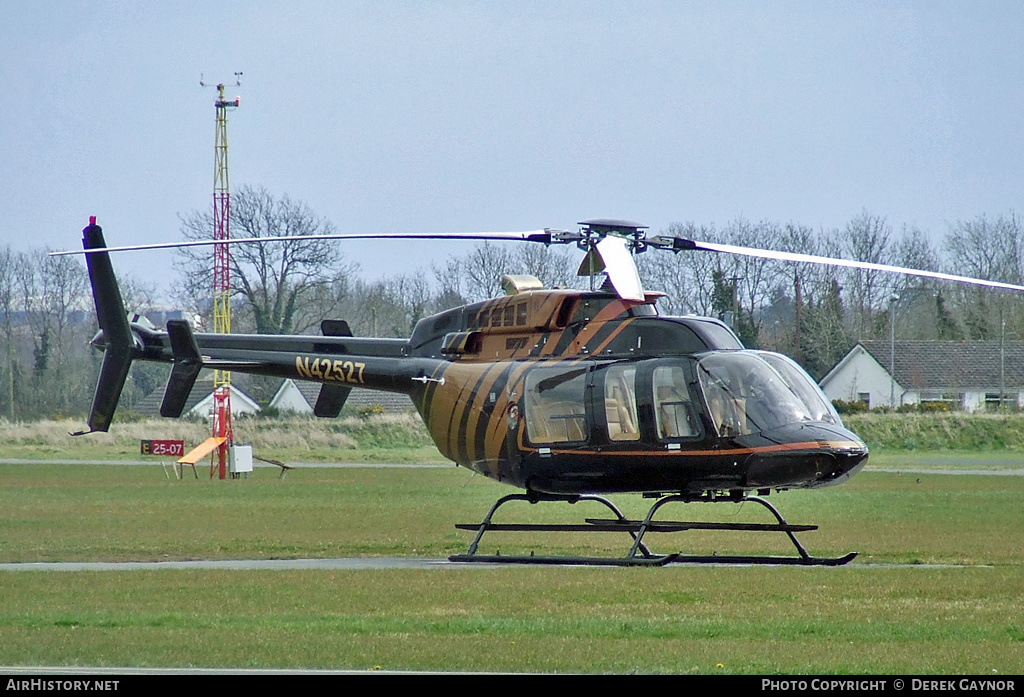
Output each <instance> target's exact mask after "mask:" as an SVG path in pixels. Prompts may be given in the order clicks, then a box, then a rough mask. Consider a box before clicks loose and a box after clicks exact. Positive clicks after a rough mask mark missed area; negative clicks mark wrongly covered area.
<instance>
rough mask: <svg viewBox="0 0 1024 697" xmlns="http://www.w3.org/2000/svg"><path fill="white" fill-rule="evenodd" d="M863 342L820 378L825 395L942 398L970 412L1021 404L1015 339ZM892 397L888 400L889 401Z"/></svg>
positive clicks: (905, 400) (1023, 360) (1021, 350)
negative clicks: (891, 346) (891, 345)
mask: <svg viewBox="0 0 1024 697" xmlns="http://www.w3.org/2000/svg"><path fill="white" fill-rule="evenodd" d="M895 349H896V350H895V362H894V361H893V355H892V353H891V349H890V343H889V342H888V341H884V340H882V341H862V342H860V343H858V344H857V345H855V346H854V347H853V348H852V349H850V351H849V353H847V354H846V355H845V356H844V357H843V358H842V360H840V361H839V362H838V363H837V364H836V365H835V367H833V368H832V370H830V371H829V372H828V374H827V375H826V376H825V377H824V378H822V379H821V389H822V390H823V391H824V392H825V394H826V395H827V396H828V398H829V399H833V400H843V401H846V402H855V401H863V402H867V404H868V406H869V407H882V406H886V407H887V406H893V407H898V406H901V405H904V404H917V403H920V402H945V403H946V404H949V406H950V407H951V408H954V409H964V410H966V411H975V410H979V409H985V408H995V407H997V406H998V405H999V393H1000V386H1001V387H1002V392H1003V404H1004V405H1005V406H1008V407H1018V406H1021V405H1022V404H1024V343H1022V342H1019V341H1013V342H1009V341H1008V342H1005V344H1003V345H1000V342H998V341H897V342H896V343H895ZM890 400H891V401H890Z"/></svg>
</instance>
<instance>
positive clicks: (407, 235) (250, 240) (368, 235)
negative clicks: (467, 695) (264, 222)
mask: <svg viewBox="0 0 1024 697" xmlns="http://www.w3.org/2000/svg"><path fill="white" fill-rule="evenodd" d="M564 232H565V231H564V230H551V229H544V230H530V231H527V232H459V233H456V232H448V233H444V232H442V233H416V232H365V233H362V232H357V233H351V234H349V233H340V234H331V235H282V236H277V237H235V238H232V239H229V240H189V241H185V242H158V243H154V244H134V245H123V246H119V247H106V248H103V249H70V250H65V251H61V252H50V255H49V256H52V257H60V256H68V255H75V254H96V253H99V252H136V251H145V250H154V249H181V248H185V247H212V246H214V245H218V244H262V243H264V242H292V241H296V240H303V241H306V240H372V239H403V240H495V241H498V240H520V241H527V242H541V243H543V244H552V243H558V242H560V241H561V240H559V239H557V236H558V234H559V233H564Z"/></svg>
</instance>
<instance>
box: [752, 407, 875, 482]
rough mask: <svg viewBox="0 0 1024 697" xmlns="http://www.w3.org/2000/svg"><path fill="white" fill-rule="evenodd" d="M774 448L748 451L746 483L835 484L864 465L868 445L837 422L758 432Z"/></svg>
mask: <svg viewBox="0 0 1024 697" xmlns="http://www.w3.org/2000/svg"><path fill="white" fill-rule="evenodd" d="M762 435H763V436H764V437H765V438H767V439H769V440H771V441H773V442H774V443H775V444H776V445H775V446H774V447H769V448H765V449H764V450H761V451H759V452H755V453H753V454H751V456H750V458H749V459H748V461H747V464H748V467H747V482H746V483H747V486H750V487H777V486H782V487H801V488H816V487H822V486H835V485H836V484H841V483H843V482H845V481H846V480H848V479H849V478H850V477H852V476H853V475H855V474H856V473H857V472H859V471H860V470H861V468H863V467H864V463H865V462H866V461H867V457H868V447H867V445H865V444H864V441H862V440H861V439H860V438H859V437H858V436H857V435H856V434H854V433H852V432H851V431H848V430H846V429H845V428H843V427H842V426H840V425H838V424H832V423H825V422H813V423H802V424H793V425H790V426H785V427H782V428H779V429H776V430H774V431H771V432H767V433H763V434H762Z"/></svg>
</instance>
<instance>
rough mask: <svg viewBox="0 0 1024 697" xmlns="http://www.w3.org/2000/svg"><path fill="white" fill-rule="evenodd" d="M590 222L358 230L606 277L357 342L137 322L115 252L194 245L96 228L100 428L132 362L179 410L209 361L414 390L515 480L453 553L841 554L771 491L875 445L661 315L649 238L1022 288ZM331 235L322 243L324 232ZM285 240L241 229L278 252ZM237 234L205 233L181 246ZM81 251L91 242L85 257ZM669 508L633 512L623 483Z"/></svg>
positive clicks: (702, 330) (803, 382)
mask: <svg viewBox="0 0 1024 697" xmlns="http://www.w3.org/2000/svg"><path fill="white" fill-rule="evenodd" d="M580 225H581V228H580V229H579V230H578V231H565V230H552V229H545V230H538V231H533V232H524V233H475V234H468V235H467V234H462V235H456V234H451V235H418V234H395V235H387V234H366V235H361V234H355V235H329V236H322V237H330V238H344V239H353V238H381V237H390V238H420V239H422V238H427V239H489V240H524V241H531V242H539V243H543V244H576V245H577V246H578V247H580V249H582V250H584V251H585V252H586V257H585V258H584V260H583V264H582V265H581V269H580V273H581V275H591V277H592V278H593V275H594V274H596V273H604V274H606V275H607V278H608V282H607V283H606V284H605V287H603V288H600V289H596V290H590V291H581V290H566V289H546V288H543V287H542V285H541V284H540V282H539V281H538V280H537V279H535V278H533V277H529V276H506V277H505V278H504V279H503V283H504V287H505V290H506V295H505V296H504V297H501V298H495V299H492V300H487V301H484V302H478V303H473V304H470V305H466V306H464V307H458V308H455V309H451V310H447V311H444V312H441V313H439V314H436V315H434V316H431V317H427V318H424V319H422V320H420V321H419V322H418V323H417V325H416V327H415V329H414V331H413V333H412V336H411V337H409V338H408V339H379V338H360V337H354V336H352V332H351V330H350V328H349V326H348V324H347V323H346V322H344V321H342V320H335V319H325V320H324V321H323V322H322V324H321V331H322V335H321V336H314V335H293V336H267V335H243V334H210V333H196V332H194V331H193V329H192V326H191V324H190V323H189V322H187V321H184V320H171V321H169V322H168V323H167V327H166V331H159V330H155V329H154V328H153V327H152V326H151V325H148V324H146V323H140V322H130V321H129V319H128V315H127V314H126V312H125V307H124V304H123V302H122V299H121V294H120V291H119V289H118V285H117V281H116V278H115V275H114V271H113V267H112V264H111V261H110V257H109V252H111V251H121V250H128V249H151V248H161V247H175V246H183V245H182V244H162V245H140V246H130V247H111V248H108V247H107V246H106V244H105V242H104V239H103V234H102V230H101V229H100V227H99V226H97V225H95V222H94V220H91V221H90V225H89V226H88V227H86V228H85V229H84V231H83V234H84V238H83V245H84V250H85V251H84V253H85V254H86V259H87V263H88V267H89V275H90V280H91V283H92V289H93V295H94V299H95V303H96V313H97V317H98V319H99V325H100V333H99V334H98V335H97V337H96V338H95V339H94V341H93V343H94V345H96V346H97V347H100V348H102V349H103V350H104V351H105V354H104V358H103V363H102V367H101V372H100V376H99V381H98V384H97V387H96V393H95V397H94V401H93V405H92V410H91V412H90V415H89V421H88V424H89V431H86V432H91V431H106V430H108V428H109V427H110V423H111V419H112V417H113V414H114V411H115V409H116V406H117V402H118V399H119V397H120V393H121V389H122V387H123V385H124V382H125V379H126V377H127V375H128V370H129V367H130V366H131V363H132V361H134V360H145V361H158V362H163V363H169V364H171V375H170V378H169V380H168V383H167V387H166V390H165V392H164V397H163V402H162V404H161V408H160V413H161V414H162V415H163V416H167V417H177V416H179V415H180V414H181V412H182V410H183V408H184V405H185V399H186V397H187V395H188V394H189V392H190V391H191V389H192V386H193V384H194V382H195V380H196V377H197V376H198V374H199V372H200V370H201V369H203V368H214V369H220V370H231V371H239V372H245V373H253V374H259V375H268V376H277V377H284V378H291V379H299V380H308V381H314V382H319V383H322V387H321V389H320V394H319V397H318V399H317V402H316V405H315V407H314V413H315V414H316V415H317V416H320V417H336V416H338V414H339V413H340V411H341V409H342V406H343V405H344V403H345V400H346V398H347V397H348V394H349V392H350V390H351V389H352V388H353V387H362V388H368V389H374V390H384V391H390V392H400V393H404V394H407V395H409V396H410V397H411V398H412V401H413V403H414V404H415V406H416V408H417V410H418V411H419V414H420V416H421V417H422V418H423V421H424V423H425V424H426V426H427V428H428V430H429V432H430V435H431V436H432V438H433V440H434V442H435V443H436V445H437V447H438V449H439V450H440V451H441V453H443V454H444V455H445V456H446V457H447V458H449V459H451V460H452V461H454V462H455V463H457V464H458V465H460V466H463V467H467V468H469V469H471V470H473V471H475V472H479V473H481V474H483V475H486V476H488V477H491V478H493V479H495V480H497V481H501V482H505V483H508V484H510V485H513V486H515V487H518V488H520V489H522V490H524V492H521V493H514V494H510V495H507V496H504V497H502V498H500V499H499V500H498V502H497V503H495V504H494V506H493V507H492V508H491V510H490V511H489V512H488V513H487V515H486V516H485V518H484V520H483V521H482V523H480V524H473V525H459V526H457V527H459V528H462V529H470V530H476V531H477V535H476V538H475V539H474V540H473V542H472V543H471V545H470V547H469V549H468V551H467V553H466V554H461V555H455V556H453V557H451V559H452V560H453V561H483V562H488V561H490V562H503V563H561V564H565V563H569V564H608V565H663V564H668V563H672V562H715V563H730V562H732V563H770V564H804V565H840V564H845V563H847V562H849V561H850V560H851V559H853V558H854V557H855V556H856V554H855V553H852V554H847V555H845V556H841V557H837V558H821V557H814V556H811V555H810V554H808V553H807V551H806V550H805V549H804V547H803V546H802V545H801V544H800V542H799V541H798V540H797V538H796V536H795V533H797V532H802V531H806V530H813V529H816V526H813V525H791V524H789V523H787V522H786V521H785V520H784V519H783V517H782V515H781V514H780V513H779V511H778V510H777V509H776V508H775V507H774V506H772V505H771V504H770V503H769V502H768V501H766V500H765V498H764V497H765V496H766V495H768V494H769V493H770V492H772V491H781V490H785V489H797V488H805V489H806V488H817V487H824V486H833V485H836V484H840V483H842V482H845V481H846V480H848V479H849V478H850V477H852V476H853V475H854V474H856V473H857V472H858V471H859V470H860V469H861V468H862V467H863V466H864V463H865V461H866V459H867V456H868V449H867V447H866V446H865V444H864V442H863V441H862V440H861V439H860V438H858V437H857V436H856V435H855V434H853V433H852V432H850V431H849V430H847V429H846V428H844V426H843V424H842V422H841V420H840V418H839V416H838V414H837V413H836V412H835V410H834V409H833V407H832V405H831V403H830V402H829V400H828V399H827V398H826V397H825V396H824V394H823V393H822V392H821V390H820V389H819V388H818V386H817V385H816V384H815V383H814V381H813V380H812V379H811V378H810V376H808V375H807V373H806V372H804V371H803V369H801V368H800V367H799V366H798V365H797V364H796V363H795V362H793V361H792V360H790V359H789V358H787V357H785V356H783V355H781V354H777V353H771V352H767V351H759V350H750V349H746V348H745V347H744V346H743V344H742V343H741V342H740V340H739V339H738V338H737V336H736V335H735V334H734V333H733V332H732V330H731V329H730V328H729V327H728V326H726V325H725V324H724V323H722V322H720V321H718V320H716V319H712V318H707V317H696V316H687V317H666V316H662V315H659V314H658V311H657V307H656V301H657V299H658V298H659V297H661V295H662V294H661V293H651V292H646V291H644V289H643V287H642V284H641V282H640V279H639V276H638V274H637V272H636V268H635V266H634V265H633V260H632V254H635V253H638V252H642V251H645V250H646V249H664V250H670V251H673V252H682V251H713V252H724V253H732V254H745V255H751V256H760V257H767V258H774V259H779V260H785V261H797V262H812V263H819V264H837V265H842V266H854V267H860V268H870V269H876V270H884V271H893V272H898V273H911V274H915V275H919V276H926V277H931V278H939V279H944V280H953V281H961V282H966V283H976V284H980V285H988V286H992V287H1001V288H1012V289H1015V290H1024V288H1022V287H1020V286H1012V285H1010V284H1001V283H994V282H988V281H979V280H977V279H969V278H964V277H959V276H952V275H949V274H940V273H935V272H927V271H917V270H913V269H904V268H900V267H891V266H883V265H878V264H865V263H861V262H851V261H847V260H841V259H828V258H824V257H814V256H809V255H803V254H793V253H785V252H774V251H771V250H758V249H750V248H745V247H735V246H732V245H720V244H712V243H705V242H698V241H694V240H688V239H683V238H678V237H664V236H653V237H652V236H648V235H647V234H646V232H645V229H646V228H645V226H643V225H640V224H638V223H633V222H629V221H619V220H603V219H602V220H588V221H584V222H583V223H580ZM314 237H315V236H314ZM277 239H278V238H256V239H246V240H230V241H228V242H227V243H246V242H260V243H268V242H273V241H275V240H277ZM198 244H225V242H224V241H220V242H213V241H210V242H199V243H196V242H192V243H184V245H188V246H195V245H198ZM78 253H82V252H78ZM617 493H638V494H642V495H643V496H645V497H652V498H655V499H657V500H656V502H655V503H654V504H653V505H652V506H651V507H650V509H649V512H648V513H647V515H646V516H645V517H644V518H643V519H642V520H630V519H628V518H627V517H626V516H624V515H623V514H622V513H621V512H620V511H619V509H618V508H617V507H616V506H615V505H614V504H613V503H612V502H611V501H609V500H608V499H607V498H605V495H607V494H617ZM515 500H520V501H528V502H530V503H537V502H539V501H564V502H569V503H575V502H577V501H580V500H591V501H596V502H599V503H600V504H602V505H604V506H606V507H607V508H608V510H609V512H610V516H609V517H608V518H606V519H588V520H587V521H586V522H584V523H581V524H564V525H535V524H495V523H493V522H492V518H493V516H494V513H495V511H496V510H497V509H498V508H499V507H500V506H502V505H503V504H505V503H507V502H509V501H515ZM697 501H701V502H715V501H726V502H744V501H749V502H754V503H757V504H759V505H761V506H764V507H765V508H766V509H767V510H768V511H770V512H771V514H772V515H773V516H774V517H775V519H776V522H774V523H763V524H762V523H729V522H725V523H697V522H684V521H662V520H655V514H656V513H657V512H658V511H659V509H660V508H661V507H663V506H664V505H666V504H667V503H672V502H697ZM690 529H716V530H743V531H774V532H783V533H785V534H786V535H787V536H788V537H789V539H790V541H791V542H792V544H793V545H794V547H795V549H796V551H797V554H796V555H795V556H726V555H714V556H698V555H684V554H667V555H666V554H655V553H652V552H651V551H650V550H649V549H648V547H647V546H646V544H645V543H644V538H645V536H646V534H647V533H649V532H674V531H681V530H690ZM488 530H506V531H513V530H518V531H598V532H622V533H627V534H629V535H630V536H631V539H632V544H631V547H630V549H629V551H628V552H627V553H626V554H625V555H624V556H622V557H614V558H603V557H563V556H558V557H540V556H532V555H531V556H508V555H502V556H498V555H495V556H489V555H482V554H478V553H477V548H478V545H479V543H480V540H481V537H482V536H483V534H484V533H485V532H487V531H488Z"/></svg>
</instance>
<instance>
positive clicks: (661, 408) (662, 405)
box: [654, 365, 701, 440]
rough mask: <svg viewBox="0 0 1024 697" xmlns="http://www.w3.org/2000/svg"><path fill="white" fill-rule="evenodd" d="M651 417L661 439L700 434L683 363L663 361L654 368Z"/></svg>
mask: <svg viewBox="0 0 1024 697" xmlns="http://www.w3.org/2000/svg"><path fill="white" fill-rule="evenodd" d="M654 418H655V423H656V425H657V429H658V438H659V439H661V440H674V439H677V438H697V437H699V436H700V435H701V428H700V422H699V421H698V420H697V415H696V411H695V410H694V408H693V403H692V402H691V400H690V394H689V391H688V390H687V388H686V374H685V373H684V371H683V368H682V366H677V365H673V366H667V365H665V366H658V367H657V368H655V369H654Z"/></svg>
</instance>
